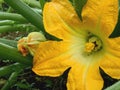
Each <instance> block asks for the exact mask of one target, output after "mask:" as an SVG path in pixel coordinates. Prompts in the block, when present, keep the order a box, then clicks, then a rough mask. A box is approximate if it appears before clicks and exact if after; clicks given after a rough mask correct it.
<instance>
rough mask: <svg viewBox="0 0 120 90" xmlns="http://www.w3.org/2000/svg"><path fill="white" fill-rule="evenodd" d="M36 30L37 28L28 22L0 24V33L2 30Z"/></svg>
mask: <svg viewBox="0 0 120 90" xmlns="http://www.w3.org/2000/svg"><path fill="white" fill-rule="evenodd" d="M26 30H27V31H37V28H36V27H34V26H33V25H30V24H27V25H25V24H15V25H5V26H0V33H3V32H14V31H26Z"/></svg>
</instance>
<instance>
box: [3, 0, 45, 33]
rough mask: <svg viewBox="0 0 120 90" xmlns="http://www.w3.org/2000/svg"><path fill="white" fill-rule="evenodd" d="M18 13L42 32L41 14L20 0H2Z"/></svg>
mask: <svg viewBox="0 0 120 90" xmlns="http://www.w3.org/2000/svg"><path fill="white" fill-rule="evenodd" d="M4 1H5V2H6V3H7V4H9V5H10V6H11V7H12V8H13V9H15V10H16V11H17V12H18V13H20V14H21V15H22V16H24V17H25V18H26V19H27V20H28V21H29V22H30V23H32V24H33V25H35V26H36V27H37V28H38V29H39V30H42V31H43V32H44V26H43V20H42V16H41V15H40V14H39V13H37V12H35V11H34V10H33V9H31V8H30V7H29V6H28V5H27V4H25V3H24V2H22V1H20V0H4Z"/></svg>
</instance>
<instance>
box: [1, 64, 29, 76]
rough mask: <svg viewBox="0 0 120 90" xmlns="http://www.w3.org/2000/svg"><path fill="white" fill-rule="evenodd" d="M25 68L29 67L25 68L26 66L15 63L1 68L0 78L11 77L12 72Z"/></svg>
mask: <svg viewBox="0 0 120 90" xmlns="http://www.w3.org/2000/svg"><path fill="white" fill-rule="evenodd" d="M25 67H27V66H25V65H24V64H20V63H14V64H12V65H8V66H3V67H1V68H0V77H1V76H5V75H9V74H11V73H12V72H14V71H17V70H20V69H23V68H25Z"/></svg>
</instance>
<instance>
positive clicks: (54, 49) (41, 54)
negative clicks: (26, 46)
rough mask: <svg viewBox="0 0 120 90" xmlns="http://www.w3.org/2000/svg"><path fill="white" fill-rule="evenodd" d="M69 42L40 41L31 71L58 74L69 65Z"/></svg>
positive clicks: (42, 73)
mask: <svg viewBox="0 0 120 90" xmlns="http://www.w3.org/2000/svg"><path fill="white" fill-rule="evenodd" d="M68 53H69V43H65V42H63V41H60V42H57V41H46V42H41V43H40V45H39V47H38V49H37V51H36V54H35V56H34V61H33V71H34V72H35V73H37V74H38V75H44V76H59V75H61V74H62V73H63V72H64V71H65V70H66V69H67V68H68V67H71V63H72V62H71V61H69V60H70V57H71V54H68Z"/></svg>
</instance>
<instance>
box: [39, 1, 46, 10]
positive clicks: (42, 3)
mask: <svg viewBox="0 0 120 90" xmlns="http://www.w3.org/2000/svg"><path fill="white" fill-rule="evenodd" d="M45 2H46V1H45V0H40V5H41V8H42V10H43V8H44V4H45Z"/></svg>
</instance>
